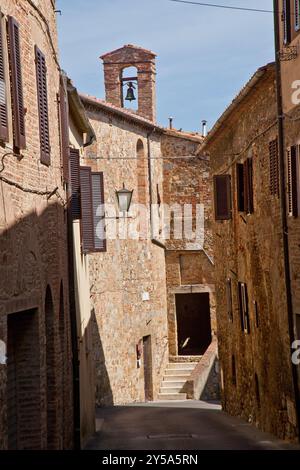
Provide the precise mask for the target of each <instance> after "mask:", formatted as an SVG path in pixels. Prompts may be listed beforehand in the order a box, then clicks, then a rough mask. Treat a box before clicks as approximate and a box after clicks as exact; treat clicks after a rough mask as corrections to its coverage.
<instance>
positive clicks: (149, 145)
mask: <svg viewBox="0 0 300 470" xmlns="http://www.w3.org/2000/svg"><path fill="white" fill-rule="evenodd" d="M155 131H156V128H155V127H154V128H153V129H152V130H151V132H149V133H148V134H147V150H148V178H149V205H150V237H151V242H152V243H153V245H156V246H158V247H159V248H162V249H163V250H165V249H166V246H165V245H164V244H163V243H161V242H160V241H159V240H156V239H155V238H154V235H153V216H152V202H153V199H152V168H151V141H150V137H151V135H152V134H154V132H155Z"/></svg>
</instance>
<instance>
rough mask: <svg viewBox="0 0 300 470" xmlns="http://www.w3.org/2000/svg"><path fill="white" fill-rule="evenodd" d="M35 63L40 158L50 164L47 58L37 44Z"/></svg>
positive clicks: (42, 161) (45, 163)
mask: <svg viewBox="0 0 300 470" xmlns="http://www.w3.org/2000/svg"><path fill="white" fill-rule="evenodd" d="M35 65H36V82H37V102H38V114H39V128H40V160H41V163H44V165H48V166H49V165H50V136H49V110H48V91H47V66H46V58H45V56H44V54H43V53H42V51H40V49H39V48H38V47H37V46H35Z"/></svg>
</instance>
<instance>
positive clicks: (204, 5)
mask: <svg viewBox="0 0 300 470" xmlns="http://www.w3.org/2000/svg"><path fill="white" fill-rule="evenodd" d="M169 2H176V3H187V4H190V5H199V6H203V7H213V8H223V9H226V10H239V11H253V12H257V13H273V10H263V9H259V8H246V7H235V6H230V5H217V4H215V3H203V2H191V1H189V0H169Z"/></svg>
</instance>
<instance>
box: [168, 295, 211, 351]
mask: <svg viewBox="0 0 300 470" xmlns="http://www.w3.org/2000/svg"><path fill="white" fill-rule="evenodd" d="M175 301H176V318H177V345H178V355H179V356H202V355H203V354H204V353H205V351H206V350H207V348H208V346H209V345H210V343H211V322H210V304H209V293H207V292H205V293H202V294H176V296H175Z"/></svg>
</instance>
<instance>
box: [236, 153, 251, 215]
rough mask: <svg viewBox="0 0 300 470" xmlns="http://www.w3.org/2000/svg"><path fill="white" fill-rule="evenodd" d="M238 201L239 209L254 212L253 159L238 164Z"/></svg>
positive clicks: (249, 212)
mask: <svg viewBox="0 0 300 470" xmlns="http://www.w3.org/2000/svg"><path fill="white" fill-rule="evenodd" d="M236 171H237V203H238V211H239V212H246V213H247V214H252V213H253V169H252V159H251V158H247V160H246V161H245V162H244V163H238V164H237V168H236Z"/></svg>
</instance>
